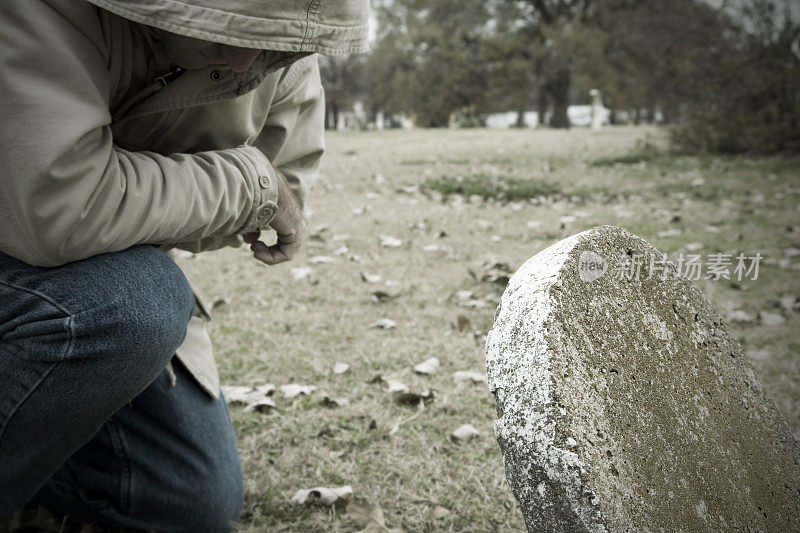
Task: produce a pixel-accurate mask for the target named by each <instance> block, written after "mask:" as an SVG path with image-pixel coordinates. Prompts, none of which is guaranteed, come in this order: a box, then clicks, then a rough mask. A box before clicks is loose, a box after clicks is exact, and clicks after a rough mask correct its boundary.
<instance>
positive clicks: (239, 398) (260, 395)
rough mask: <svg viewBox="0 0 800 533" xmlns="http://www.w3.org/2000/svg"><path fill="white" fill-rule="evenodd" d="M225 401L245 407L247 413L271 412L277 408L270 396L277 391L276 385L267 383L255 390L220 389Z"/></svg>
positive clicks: (243, 388)
mask: <svg viewBox="0 0 800 533" xmlns="http://www.w3.org/2000/svg"><path fill="white" fill-rule="evenodd" d="M220 389H222V394H223V396H224V397H225V401H226V402H227V403H229V404H231V405H243V406H244V407H245V409H244V410H245V411H269V410H270V409H274V408H275V407H276V405H275V402H274V401H272V399H271V398H269V395H271V394H272V393H273V391H274V390H275V385H273V384H271V383H267V384H265V385H261V386H260V387H258V388H256V389H254V388H253V387H242V386H236V385H232V386H231V385H228V386H223V387H220Z"/></svg>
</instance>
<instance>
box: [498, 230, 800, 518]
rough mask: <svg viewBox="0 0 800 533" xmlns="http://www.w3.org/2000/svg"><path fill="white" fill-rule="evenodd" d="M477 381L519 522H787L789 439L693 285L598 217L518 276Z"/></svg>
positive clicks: (798, 474)
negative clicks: (482, 380)
mask: <svg viewBox="0 0 800 533" xmlns="http://www.w3.org/2000/svg"><path fill="white" fill-rule="evenodd" d="M486 359H487V380H488V384H489V388H490V389H491V391H492V392H493V393H494V394H495V397H496V400H497V411H498V413H497V416H498V418H497V420H496V422H495V432H496V436H497V440H498V442H499V444H500V448H501V450H502V453H503V459H504V463H505V470H506V478H507V480H508V483H509V486H510V488H511V490H512V492H513V493H514V495H515V496H516V497H517V499H518V500H519V502H520V506H521V508H522V513H523V516H524V518H525V521H526V523H527V526H528V530H529V531H564V532H567V531H569V532H577V531H747V530H752V531H798V530H800V450H798V445H797V442H796V441H795V439H794V438H793V436H792V434H791V432H790V431H789V428H788V426H787V425H786V422H785V421H784V419H783V418H782V417H781V415H780V413H779V412H778V410H777V409H776V407H775V405H774V404H773V403H772V402H771V401H770V400H768V399H767V398H766V396H765V394H764V392H763V390H762V388H761V385H760V384H759V382H758V379H757V377H756V375H755V373H754V372H753V369H752V367H751V366H750V364H749V363H748V361H747V359H746V358H745V356H744V355H743V354H742V350H741V348H740V347H739V345H738V343H737V342H736V341H735V340H734V339H733V338H732V337H731V335H730V333H729V332H728V330H727V327H726V325H725V324H724V322H723V321H722V319H721V318H720V316H719V315H718V314H717V312H716V311H715V310H714V309H713V308H712V306H711V305H710V304H709V303H708V301H707V300H706V298H705V297H704V296H703V294H702V293H701V292H700V291H699V290H698V289H697V288H696V287H695V286H694V285H692V284H691V283H690V282H689V281H687V280H685V279H682V278H680V277H679V275H678V273H677V272H676V269H675V267H674V266H672V265H671V264H669V263H667V262H665V261H664V256H663V255H662V254H661V253H660V252H658V251H657V250H655V249H654V248H653V247H652V246H650V245H649V244H648V243H646V242H645V241H644V240H642V239H640V238H638V237H636V236H634V235H632V234H630V233H628V232H626V231H624V230H622V229H619V228H615V227H610V226H604V227H599V228H594V229H592V230H589V231H586V232H583V233H580V234H577V235H574V236H572V237H570V238H568V239H565V240H563V241H561V242H559V243H557V244H554V245H553V246H551V247H549V248H547V249H546V250H544V251H542V252H541V253H539V254H537V255H536V256H534V257H533V258H531V259H530V260H529V261H528V262H526V263H525V264H524V265H523V266H522V267H521V268H520V269H519V271H518V272H517V273H516V274H515V275H514V276H513V278H512V279H511V281H510V282H509V284H508V287H507V288H506V291H505V293H504V294H503V298H502V300H501V302H500V306H499V307H498V309H497V314H496V317H495V324H494V327H493V328H492V330H491V332H490V333H489V337H488V341H487V348H486Z"/></svg>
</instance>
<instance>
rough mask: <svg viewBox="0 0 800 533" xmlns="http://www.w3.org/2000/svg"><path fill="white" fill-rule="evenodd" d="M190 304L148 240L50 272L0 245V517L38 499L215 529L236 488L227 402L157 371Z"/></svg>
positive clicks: (237, 470) (104, 514)
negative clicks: (171, 380) (172, 384)
mask: <svg viewBox="0 0 800 533" xmlns="http://www.w3.org/2000/svg"><path fill="white" fill-rule="evenodd" d="M193 309H194V297H193V295H192V292H191V290H190V288H189V285H188V283H187V281H186V279H185V277H184V276H183V274H182V273H181V271H180V270H179V269H178V267H177V266H176V265H175V264H174V263H173V262H172V261H171V260H169V259H168V258H167V257H166V256H165V255H164V254H163V253H162V252H160V251H158V250H157V249H155V248H153V247H150V246H136V247H133V248H130V249H128V250H125V251H122V252H117V253H111V254H102V255H98V256H95V257H91V258H89V259H86V260H83V261H77V262H74V263H69V264H66V265H63V266H60V267H55V268H39V267H33V266H30V265H28V264H26V263H23V262H21V261H18V260H16V259H14V258H12V257H10V256H8V255H5V254H2V253H0V384H2V386H0V516H4V515H6V514H7V513H10V512H12V511H14V510H15V509H17V508H18V507H20V506H22V505H23V504H25V503H26V502H27V501H28V500H30V499H31V498H32V497H33V496H34V495H35V494H36V498H35V501H36V502H37V503H44V504H45V505H46V506H48V507H50V508H51V509H53V510H54V511H56V512H62V513H65V514H67V515H69V516H72V517H74V518H77V519H81V520H86V521H99V522H103V523H107V524H115V525H120V526H124V527H130V528H136V529H157V530H173V531H179V530H185V531H188V530H213V529H226V526H227V523H228V521H229V520H231V519H235V518H236V515H237V514H238V511H239V506H240V505H241V492H242V489H241V467H240V465H239V458H238V452H237V451H236V442H235V439H234V436H233V431H232V427H231V423H230V418H229V416H228V412H227V408H226V407H225V404H224V401H223V400H221V399H220V400H214V399H213V398H210V397H209V396H208V395H206V394H205V393H204V392H203V391H202V390H201V389H200V388H199V387H198V386H197V384H196V383H194V381H193V380H192V379H191V378H190V377H189V376H188V374H187V373H186V372H185V370H184V369H183V368H182V367H181V366H180V365H175V366H176V372H177V373H178V382H177V384H176V386H175V387H170V386H169V382H168V378H167V376H166V374H165V373H164V367H165V366H166V364H167V363H168V362H169V361H170V359H171V358H172V355H173V354H174V353H175V350H176V348H177V347H178V346H179V345H180V344H181V342H182V340H183V338H184V335H185V333H186V324H187V323H188V321H189V318H190V316H191V314H192V311H193ZM37 491H38V494H37ZM234 508H235V509H234Z"/></svg>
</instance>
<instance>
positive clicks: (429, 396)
mask: <svg viewBox="0 0 800 533" xmlns="http://www.w3.org/2000/svg"><path fill="white" fill-rule="evenodd" d="M435 397H436V393H435V392H434V391H432V390H430V389H425V390H424V391H422V392H419V393H417V392H398V393H397V394H395V395H394V400H395V401H396V402H397V403H400V404H406V405H419V404H420V402H422V403H431V402H432V401H433V400H434V398H435Z"/></svg>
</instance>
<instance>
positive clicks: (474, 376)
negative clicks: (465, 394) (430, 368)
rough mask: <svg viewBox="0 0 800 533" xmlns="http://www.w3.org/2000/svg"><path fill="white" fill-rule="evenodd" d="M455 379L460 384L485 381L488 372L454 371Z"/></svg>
mask: <svg viewBox="0 0 800 533" xmlns="http://www.w3.org/2000/svg"><path fill="white" fill-rule="evenodd" d="M453 380H454V381H455V382H456V383H457V384H459V385H460V384H461V383H485V382H486V374H484V373H482V372H473V371H471V370H459V371H458V372H454V373H453Z"/></svg>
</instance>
